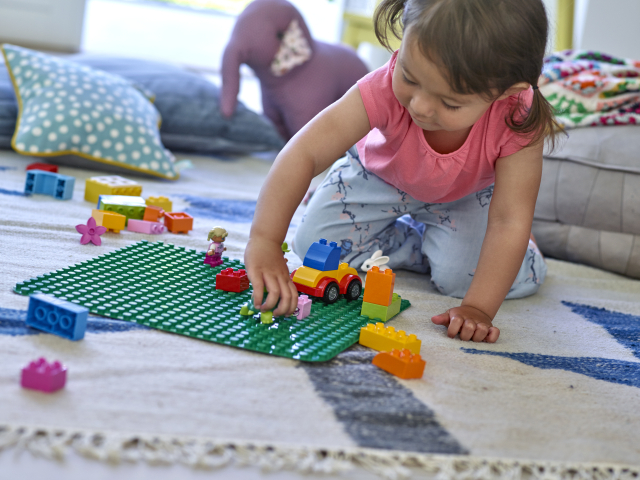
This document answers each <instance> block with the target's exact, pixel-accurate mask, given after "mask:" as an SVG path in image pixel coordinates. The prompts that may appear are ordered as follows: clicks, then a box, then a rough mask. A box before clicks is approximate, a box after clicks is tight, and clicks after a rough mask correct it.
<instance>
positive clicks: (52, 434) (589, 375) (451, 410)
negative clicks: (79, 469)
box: [0, 152, 640, 479]
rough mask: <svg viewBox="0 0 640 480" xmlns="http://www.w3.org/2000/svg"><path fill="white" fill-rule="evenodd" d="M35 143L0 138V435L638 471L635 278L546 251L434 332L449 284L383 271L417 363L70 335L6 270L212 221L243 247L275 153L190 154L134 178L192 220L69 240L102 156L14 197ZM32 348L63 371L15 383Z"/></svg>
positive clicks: (235, 249) (505, 474) (196, 456)
mask: <svg viewBox="0 0 640 480" xmlns="http://www.w3.org/2000/svg"><path fill="white" fill-rule="evenodd" d="M32 161H35V160H33V159H28V158H24V157H20V156H18V155H16V154H13V153H11V152H0V272H1V273H2V275H1V276H0V405H1V408H0V451H2V450H5V451H11V450H20V449H27V450H30V451H32V452H37V453H41V454H44V455H48V456H51V457H53V458H62V457H64V455H65V452H67V451H69V450H70V449H72V450H74V451H76V452H78V453H80V454H82V455H86V456H89V457H91V458H99V459H103V460H106V461H108V460H111V461H113V460H118V459H141V460H146V461H150V462H153V461H156V462H165V463H173V462H181V463H185V464H189V465H193V466H198V467H218V468H223V467H224V466H225V465H229V464H232V463H233V464H249V465H261V466H263V467H267V468H270V469H272V470H294V471H298V472H325V473H334V474H335V473H337V472H341V471H344V470H348V469H360V468H365V469H367V470H369V471H373V472H376V473H378V474H380V475H382V476H385V477H387V478H401V477H402V476H403V475H405V476H406V475H409V472H410V471H411V470H410V469H418V470H423V472H424V473H426V474H428V475H430V476H434V477H438V478H505V479H506V478H509V479H516V478H545V479H547V478H637V475H640V428H639V425H640V282H638V281H633V280H629V279H626V278H623V277H620V276H617V275H614V274H610V273H605V272H602V271H598V270H595V269H591V268H588V267H584V266H579V265H572V264H568V263H564V262H559V261H554V260H549V274H548V276H547V281H546V283H545V284H544V285H543V287H542V288H541V290H540V293H539V294H538V295H536V296H534V297H531V298H528V299H524V300H513V301H508V302H506V303H505V304H504V305H503V307H502V308H501V310H500V312H499V313H498V316H497V319H496V325H498V326H499V327H500V329H501V336H500V340H499V341H498V343H496V344H493V345H489V344H471V343H463V342H460V341H459V340H451V339H449V338H447V336H446V334H445V331H444V329H443V328H442V327H437V326H435V325H433V324H432V323H431V322H430V320H429V318H430V317H431V316H432V315H434V314H436V313H440V312H441V311H443V310H444V309H446V308H448V307H451V306H454V305H456V304H457V302H458V300H456V299H452V298H448V297H443V296H441V295H440V294H438V293H436V292H435V291H434V290H433V289H432V288H431V287H430V285H429V278H428V277H426V276H421V275H417V274H412V273H408V272H396V273H397V274H398V275H397V280H396V292H398V293H399V294H400V295H401V296H402V297H403V298H406V299H409V300H410V301H411V303H412V307H411V308H410V309H409V310H407V311H406V312H404V313H402V314H401V315H400V316H399V317H398V318H396V319H395V320H393V322H392V325H393V326H395V328H396V329H403V330H405V331H407V332H409V333H415V334H417V335H418V337H419V338H421V339H422V352H421V354H422V356H423V357H424V358H425V359H426V361H427V366H426V369H425V374H424V377H423V378H422V379H420V380H411V381H404V380H399V379H397V378H395V377H392V376H390V375H388V374H386V373H385V372H382V371H381V370H379V369H377V367H374V366H372V365H371V364H370V362H371V358H372V357H373V355H374V352H373V351H371V350H369V349H366V348H364V347H358V346H357V347H353V348H352V349H349V350H347V351H346V352H344V353H343V354H341V355H339V356H338V357H337V358H336V359H334V360H333V361H331V362H326V363H322V364H302V363H300V362H296V361H293V360H288V359H284V358H277V357H271V356H267V355H263V354H258V353H251V352H248V351H244V350H238V349H234V348H231V347H226V346H222V345H217V344H213V343H208V342H203V341H197V340H193V339H190V338H186V337H182V336H178V335H172V334H168V333H164V332H160V331H155V330H149V329H142V328H137V327H136V325H134V324H129V323H126V322H121V321H117V320H108V319H103V318H99V317H93V318H91V319H90V321H89V328H88V330H87V334H86V336H85V339H84V340H82V341H79V342H70V341H66V340H64V339H61V338H58V337H55V336H52V335H48V334H34V332H33V331H30V330H28V329H27V328H26V327H24V325H23V320H24V315H25V310H26V308H27V303H28V298H26V297H22V296H19V295H16V294H15V293H13V292H12V288H13V286H14V285H15V284H16V283H17V282H19V281H22V280H26V279H29V278H32V277H35V276H37V275H41V274H43V273H47V272H50V271H53V270H56V269H60V268H63V267H65V266H68V265H72V264H75V263H78V262H81V261H84V260H87V259H90V258H93V257H94V256H97V255H99V254H102V253H106V252H108V251H112V250H115V249H117V248H120V247H123V246H125V245H128V244H130V243H133V242H137V241H139V240H140V239H143V238H146V239H150V240H162V241H165V242H170V243H174V244H176V245H182V246H185V247H188V248H193V249H196V250H198V251H200V250H203V249H204V248H205V247H206V245H207V241H206V235H207V232H208V230H209V229H210V228H211V227H213V226H214V225H217V224H220V225H223V226H225V227H226V228H227V230H228V231H229V232H230V235H229V238H228V240H227V242H226V245H227V247H228V250H227V252H226V253H227V254H228V255H229V256H230V257H232V258H239V259H241V258H242V254H243V247H244V245H245V243H246V240H247V236H248V232H249V227H250V222H251V217H252V212H253V206H254V202H255V200H256V198H257V195H258V191H259V188H260V185H261V183H262V181H263V179H264V176H265V174H266V172H267V171H268V168H269V163H268V162H266V161H264V160H260V159H257V158H242V159H236V160H233V161H226V160H216V159H212V158H196V159H193V163H194V166H195V168H193V169H191V170H187V171H184V172H183V174H182V179H181V180H179V181H178V182H175V183H169V182H164V181H159V180H146V179H137V180H139V181H140V183H142V184H143V186H144V190H143V196H145V197H146V196H149V195H167V196H169V197H171V198H172V199H173V201H174V210H177V211H187V212H190V213H192V214H193V215H194V217H195V222H194V230H193V231H192V232H190V233H189V234H188V235H172V234H169V233H166V234H163V235H161V236H160V238H156V237H148V236H145V235H142V234H134V233H131V232H123V233H121V234H112V233H107V234H105V235H103V237H102V240H103V244H102V246H101V247H96V246H94V245H91V244H89V245H84V246H82V245H80V243H79V237H80V235H79V234H78V233H77V232H76V231H75V228H74V226H75V225H76V224H78V223H84V222H86V220H87V219H88V217H89V216H90V211H91V208H92V205H91V204H89V203H87V202H85V201H84V200H83V193H84V180H85V179H86V178H88V177H90V176H95V175H99V174H101V173H103V172H101V171H99V170H92V171H89V170H79V169H72V168H61V169H60V173H63V174H66V175H72V176H74V177H76V188H75V193H74V197H73V199H72V200H70V201H57V200H54V199H53V198H51V197H46V196H40V195H37V196H33V197H25V196H23V195H22V194H21V192H22V191H23V188H24V178H25V173H24V168H25V166H26V165H27V164H28V163H30V162H32ZM125 176H127V175H125ZM129 178H135V177H132V176H129ZM300 215H301V211H299V212H298V213H297V215H296V217H295V218H294V220H293V222H292V229H291V231H293V229H294V228H295V224H296V222H298V221H299V219H300ZM288 257H289V258H290V261H289V265H290V266H291V267H292V268H293V267H295V266H297V265H299V264H300V261H299V259H297V257H295V256H294V255H293V254H288ZM602 309H606V310H602ZM40 356H45V357H46V358H47V359H50V360H53V359H57V360H60V361H62V362H63V363H65V364H66V365H67V367H68V369H69V373H68V375H69V377H68V384H67V387H66V388H65V389H64V390H62V391H60V392H58V393H56V394H53V395H44V394H40V393H38V392H32V391H27V390H22V389H21V388H20V385H19V376H20V369H21V368H22V366H24V365H25V364H26V363H28V362H29V361H31V360H33V359H36V358H38V357H40ZM633 475H636V477H633Z"/></svg>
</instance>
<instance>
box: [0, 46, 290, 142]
mask: <svg viewBox="0 0 640 480" xmlns="http://www.w3.org/2000/svg"><path fill="white" fill-rule="evenodd" d="M69 59H70V60H73V61H74V62H77V63H79V64H82V65H86V66H89V67H92V68H96V69H99V70H103V71H105V72H109V73H113V74H116V75H120V76H122V77H124V78H127V79H129V80H131V81H133V82H135V83H136V85H138V86H142V87H144V88H146V89H147V90H149V91H150V92H152V93H153V94H154V97H155V102H154V103H155V106H156V108H157V109H158V111H159V112H160V115H161V116H162V125H161V127H160V137H161V140H162V143H163V144H164V146H165V147H166V148H168V149H170V150H173V151H176V152H177V151H179V152H193V153H199V154H205V155H206V154H220V153H252V152H258V151H272V150H279V149H281V148H282V147H283V146H284V141H283V140H282V138H281V137H280V135H279V134H278V132H277V130H276V129H275V127H274V126H273V124H272V123H271V122H270V121H269V120H268V119H267V118H266V117H264V116H262V115H259V114H257V113H255V112H253V111H251V110H249V109H248V108H247V107H246V106H245V105H243V104H242V103H240V102H239V103H238V108H237V110H236V112H235V113H234V115H233V116H232V117H230V118H225V117H223V116H222V115H221V114H220V108H219V106H218V105H219V97H220V90H219V88H218V87H217V86H216V85H215V84H213V83H212V82H210V81H209V80H207V79H206V78H204V77H203V76H201V75H198V74H195V73H192V72H188V71H186V70H183V69H181V68H178V67H175V66H172V65H167V64H163V63H159V62H152V61H143V60H136V59H130V58H114V57H105V56H96V55H86V54H81V55H74V56H72V57H69ZM16 118H17V104H16V99H15V94H14V93H13V86H12V85H11V80H10V79H9V75H8V73H7V72H6V69H5V67H4V66H2V65H0V148H10V145H11V136H12V135H13V131H14V129H15V122H16Z"/></svg>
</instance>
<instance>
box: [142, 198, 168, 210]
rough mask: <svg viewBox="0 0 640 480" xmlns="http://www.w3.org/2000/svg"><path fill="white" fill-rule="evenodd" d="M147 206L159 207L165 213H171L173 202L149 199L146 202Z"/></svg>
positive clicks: (162, 199)
mask: <svg viewBox="0 0 640 480" xmlns="http://www.w3.org/2000/svg"><path fill="white" fill-rule="evenodd" d="M146 202H147V205H153V206H155V207H160V208H161V209H163V210H164V211H165V212H169V213H171V212H173V202H172V201H171V200H169V199H168V198H167V197H149V198H147V200H146Z"/></svg>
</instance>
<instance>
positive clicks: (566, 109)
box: [539, 50, 640, 128]
mask: <svg viewBox="0 0 640 480" xmlns="http://www.w3.org/2000/svg"><path fill="white" fill-rule="evenodd" d="M539 86H540V91H541V92H542V94H543V95H544V96H545V97H546V98H547V100H549V102H550V103H551V105H552V106H553V108H554V109H555V111H556V118H557V119H558V121H559V122H560V124H561V125H563V126H564V127H565V128H574V127H587V126H597V125H627V124H632V125H635V124H640V61H637V60H630V59H624V58H616V57H612V56H610V55H606V54H604V53H600V52H592V51H581V50H575V51H574V50H565V51H563V52H556V53H554V54H553V55H551V56H549V57H547V58H546V59H545V64H544V67H543V70H542V75H541V76H540V80H539Z"/></svg>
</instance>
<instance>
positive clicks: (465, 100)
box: [392, 29, 493, 132]
mask: <svg viewBox="0 0 640 480" xmlns="http://www.w3.org/2000/svg"><path fill="white" fill-rule="evenodd" d="M392 87H393V93H394V94H395V96H396V98H397V99H398V101H399V102H400V103H401V104H402V106H403V107H405V108H406V109H407V110H408V111H409V114H410V115H411V118H412V119H413V121H414V122H415V123H416V125H418V126H419V127H420V128H422V129H423V130H427V131H436V130H445V131H450V132H457V131H462V130H465V129H469V128H470V127H471V126H472V125H473V124H474V123H475V122H476V121H478V120H479V119H480V117H482V115H483V114H484V112H486V111H487V109H488V108H489V107H490V106H491V103H493V102H491V101H487V100H486V99H484V98H483V97H480V96H479V95H475V94H472V95H460V94H457V93H454V92H453V91H452V90H451V88H450V86H449V84H448V82H447V80H446V78H445V77H444V76H442V74H441V72H440V70H439V69H438V67H437V65H436V64H434V63H433V62H431V61H430V60H429V59H427V58H426V57H425V56H424V55H423V54H422V52H421V51H420V47H419V46H418V42H417V41H415V38H413V37H412V36H411V33H410V31H409V29H407V31H406V32H405V38H404V41H403V42H402V44H401V46H400V51H399V52H398V58H397V62H396V68H395V70H394V72H393V79H392Z"/></svg>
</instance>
